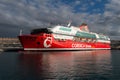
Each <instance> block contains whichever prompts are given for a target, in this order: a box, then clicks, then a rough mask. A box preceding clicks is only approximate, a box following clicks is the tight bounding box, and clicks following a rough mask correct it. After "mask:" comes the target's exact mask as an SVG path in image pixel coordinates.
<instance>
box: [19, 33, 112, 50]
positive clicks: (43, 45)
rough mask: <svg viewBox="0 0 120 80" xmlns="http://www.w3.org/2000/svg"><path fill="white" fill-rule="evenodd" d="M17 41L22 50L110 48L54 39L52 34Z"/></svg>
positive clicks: (30, 36)
mask: <svg viewBox="0 0 120 80" xmlns="http://www.w3.org/2000/svg"><path fill="white" fill-rule="evenodd" d="M19 39H20V42H21V44H22V46H23V48H24V50H93V49H110V48H111V47H110V43H103V42H98V41H95V42H93V41H92V42H80V41H79V42H78V41H74V40H69V39H68V40H66V39H55V38H54V37H53V35H52V34H44V35H21V36H19Z"/></svg>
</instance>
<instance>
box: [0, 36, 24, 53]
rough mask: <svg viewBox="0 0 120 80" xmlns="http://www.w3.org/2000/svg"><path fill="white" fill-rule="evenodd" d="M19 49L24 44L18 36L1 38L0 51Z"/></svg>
mask: <svg viewBox="0 0 120 80" xmlns="http://www.w3.org/2000/svg"><path fill="white" fill-rule="evenodd" d="M19 49H22V45H21V44H20V41H19V39H18V38H0V51H9V50H19Z"/></svg>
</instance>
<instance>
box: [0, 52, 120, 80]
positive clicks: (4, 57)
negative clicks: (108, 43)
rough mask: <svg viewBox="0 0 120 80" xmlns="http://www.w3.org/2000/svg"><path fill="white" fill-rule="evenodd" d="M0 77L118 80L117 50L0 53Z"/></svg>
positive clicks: (119, 54)
mask: <svg viewBox="0 0 120 80" xmlns="http://www.w3.org/2000/svg"><path fill="white" fill-rule="evenodd" d="M0 80H120V50H92V51H52V52H40V51H16V52H0Z"/></svg>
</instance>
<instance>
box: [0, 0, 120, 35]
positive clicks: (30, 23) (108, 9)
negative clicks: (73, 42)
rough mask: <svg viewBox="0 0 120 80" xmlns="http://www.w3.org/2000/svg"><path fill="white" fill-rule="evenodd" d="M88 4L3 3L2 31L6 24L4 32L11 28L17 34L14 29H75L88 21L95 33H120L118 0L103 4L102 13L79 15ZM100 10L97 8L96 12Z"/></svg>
mask: <svg viewBox="0 0 120 80" xmlns="http://www.w3.org/2000/svg"><path fill="white" fill-rule="evenodd" d="M90 1H91V0H90ZM98 2H102V0H99V1H98ZM83 4H84V5H83ZM88 4H89V2H87V3H86V2H84V3H83V0H75V1H73V2H66V3H65V1H62V0H57V1H56V0H0V28H1V29H2V27H3V26H2V24H4V26H5V24H6V26H8V27H7V28H6V29H4V30H6V31H7V30H8V29H10V28H11V29H13V30H11V31H13V32H14V30H15V29H16V30H18V29H20V28H22V29H32V28H38V27H47V26H51V24H53V25H54V24H66V25H67V23H68V21H72V24H74V25H76V26H78V25H80V24H81V23H82V22H86V23H87V24H88V25H89V26H90V29H91V30H92V31H95V32H101V31H104V32H105V33H106V34H108V35H118V34H120V32H119V25H120V23H119V21H120V10H119V8H118V7H120V1H119V0H109V2H108V3H106V4H104V5H105V7H104V12H103V13H94V14H90V13H89V12H81V11H80V12H79V11H77V12H76V10H77V8H79V9H80V10H84V11H85V10H87V9H88V8H89V7H90V6H89V5H88ZM90 4H91V6H93V5H95V4H97V3H95V2H90ZM80 5H82V6H80ZM100 10H101V9H97V8H95V9H94V10H93V11H100ZM8 24H9V25H11V26H9V25H8ZM12 25H14V27H12Z"/></svg>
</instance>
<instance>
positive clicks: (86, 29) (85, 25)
mask: <svg viewBox="0 0 120 80" xmlns="http://www.w3.org/2000/svg"><path fill="white" fill-rule="evenodd" d="M80 30H82V31H87V32H89V29H88V26H87V24H86V23H82V24H81V26H80Z"/></svg>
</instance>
